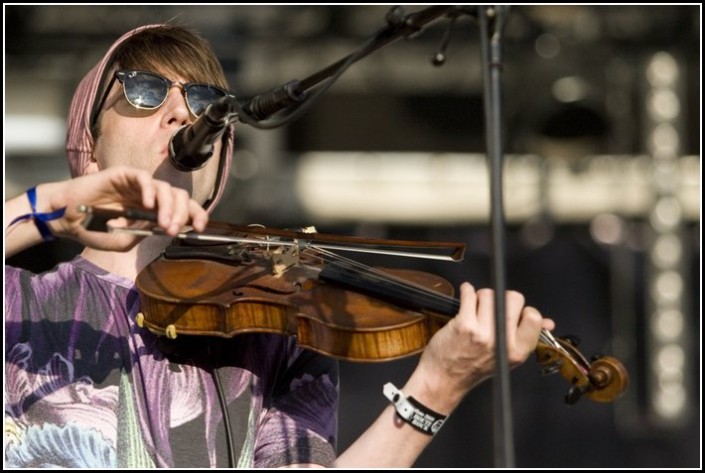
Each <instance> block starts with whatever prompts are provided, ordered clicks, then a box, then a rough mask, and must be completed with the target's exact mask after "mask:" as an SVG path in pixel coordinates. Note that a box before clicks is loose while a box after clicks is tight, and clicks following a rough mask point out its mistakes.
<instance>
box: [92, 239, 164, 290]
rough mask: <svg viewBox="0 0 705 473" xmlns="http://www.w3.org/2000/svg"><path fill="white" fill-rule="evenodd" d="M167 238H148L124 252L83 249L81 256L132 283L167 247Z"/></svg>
mask: <svg viewBox="0 0 705 473" xmlns="http://www.w3.org/2000/svg"><path fill="white" fill-rule="evenodd" d="M170 241H171V240H170V239H169V238H167V237H148V238H146V239H145V240H143V241H142V242H140V243H139V244H138V245H136V246H135V247H134V248H132V249H131V250H129V251H125V252H116V251H100V250H95V249H92V248H85V249H84V250H83V252H82V253H81V255H82V256H83V257H84V258H85V259H87V260H88V261H90V262H91V263H93V264H95V265H96V266H98V267H100V268H102V269H104V270H106V271H108V272H110V273H112V274H116V275H118V276H122V277H124V278H127V279H130V280H131V281H134V280H135V279H136V278H137V275H138V274H139V272H140V271H142V269H144V268H145V267H146V266H147V265H148V264H149V263H151V262H152V261H154V260H155V259H156V258H157V257H158V256H159V255H160V254H161V253H162V252H163V251H164V249H165V248H166V247H167V246H168V245H169V242H170Z"/></svg>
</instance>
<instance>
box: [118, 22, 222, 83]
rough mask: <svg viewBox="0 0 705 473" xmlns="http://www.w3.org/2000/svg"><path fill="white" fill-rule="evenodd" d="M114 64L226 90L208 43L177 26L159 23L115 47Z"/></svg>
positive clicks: (219, 67)
mask: <svg viewBox="0 0 705 473" xmlns="http://www.w3.org/2000/svg"><path fill="white" fill-rule="evenodd" d="M113 65H118V66H119V67H120V68H121V69H132V70H144V71H153V72H161V73H168V72H170V73H175V74H179V75H182V76H183V77H184V78H185V79H186V80H188V81H190V82H202V83H206V84H213V85H217V86H218V87H220V88H222V89H228V83H227V80H226V79H225V73H224V72H223V68H222V67H221V65H220V62H219V61H218V58H217V57H216V55H215V53H214V52H213V50H212V49H211V46H210V44H209V43H208V42H207V41H206V40H205V39H203V38H201V37H200V36H198V35H196V34H195V33H194V32H192V31H190V30H188V29H186V28H184V27H180V26H159V27H156V28H150V29H145V30H142V31H140V32H139V33H136V34H135V35H133V36H132V37H130V38H129V39H127V40H126V41H125V42H124V43H122V44H121V45H120V46H119V47H118V48H117V49H116V50H115V53H114V55H113Z"/></svg>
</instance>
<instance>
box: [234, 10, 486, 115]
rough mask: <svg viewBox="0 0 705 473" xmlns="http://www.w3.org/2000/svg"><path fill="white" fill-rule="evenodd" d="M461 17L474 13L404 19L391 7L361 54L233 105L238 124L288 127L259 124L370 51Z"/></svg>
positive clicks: (451, 12) (430, 13)
mask: <svg viewBox="0 0 705 473" xmlns="http://www.w3.org/2000/svg"><path fill="white" fill-rule="evenodd" d="M460 13H468V14H474V13H475V12H474V11H473V10H472V9H471V8H469V7H462V8H459V7H453V6H432V7H428V8H425V9H423V10H420V11H418V12H414V13H410V14H408V15H406V16H404V15H403V13H402V12H401V8H400V7H398V6H397V7H394V8H392V10H390V11H389V12H388V13H387V17H386V19H387V23H388V26H387V27H386V28H383V29H382V30H380V31H379V32H378V33H377V34H376V35H375V36H374V37H373V38H372V39H371V40H370V41H369V42H368V43H367V44H366V45H365V46H363V47H362V48H361V49H360V50H358V51H357V52H355V53H352V54H349V55H348V56H345V57H344V58H342V59H340V60H339V61H337V62H335V63H334V64H331V65H329V66H328V67H326V68H324V69H322V70H320V71H318V72H316V73H314V74H312V75H310V76H309V77H307V78H305V79H303V80H301V81H299V80H296V79H294V80H291V81H289V82H287V83H286V84H284V85H281V86H279V87H277V88H274V89H272V90H271V91H269V92H266V93H264V94H261V95H258V96H256V97H254V98H252V99H251V100H250V101H249V102H247V103H246V104H244V105H242V106H239V105H238V104H235V108H236V110H237V112H238V115H239V117H238V118H239V120H240V121H241V122H243V123H246V124H249V125H252V126H254V127H256V128H276V127H278V126H282V125H284V124H286V123H288V121H289V120H288V119H289V118H291V116H288V117H287V119H285V120H280V121H274V122H270V123H267V124H264V123H261V122H262V121H263V120H265V119H267V118H269V117H271V116H272V115H274V114H275V113H277V112H279V111H281V110H283V109H285V108H286V107H289V106H290V105H295V104H299V105H302V104H303V102H304V101H305V100H306V98H307V94H306V92H307V91H308V90H309V89H311V88H313V87H315V86H317V85H319V84H320V83H321V82H323V81H324V80H326V79H329V78H331V77H332V78H333V79H332V80H331V81H330V82H329V84H328V86H326V87H325V88H324V89H323V90H321V91H320V92H319V93H322V92H324V91H325V89H327V88H328V87H329V86H330V85H331V84H332V83H333V82H334V81H335V80H336V79H337V78H338V77H340V75H341V74H342V73H343V71H344V70H345V69H347V68H348V67H349V66H350V65H352V64H353V63H355V62H357V61H358V60H360V59H362V58H363V57H365V56H367V55H369V54H370V53H372V52H373V51H376V50H377V49H379V48H381V47H383V46H385V45H387V44H389V43H391V42H393V41H395V40H397V39H399V38H400V37H402V36H403V37H407V38H408V37H410V36H411V35H413V34H415V33H418V32H419V31H421V30H422V29H423V27H424V26H425V25H426V24H428V23H430V22H431V21H433V20H435V19H437V18H439V17H441V16H443V15H446V14H449V15H453V16H457V15H459V14H460ZM297 116H298V115H297Z"/></svg>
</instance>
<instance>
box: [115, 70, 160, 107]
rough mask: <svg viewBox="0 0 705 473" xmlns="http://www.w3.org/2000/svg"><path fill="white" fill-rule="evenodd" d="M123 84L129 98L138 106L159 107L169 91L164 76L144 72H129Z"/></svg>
mask: <svg viewBox="0 0 705 473" xmlns="http://www.w3.org/2000/svg"><path fill="white" fill-rule="evenodd" d="M123 86H124V87H125V95H126V96H127V100H129V101H130V103H131V104H132V105H134V106H135V107H138V108H157V107H159V106H160V105H161V104H162V103H163V102H164V99H165V98H166V96H167V93H168V92H169V85H168V84H167V83H166V81H165V80H164V78H162V77H159V76H156V75H153V74H147V73H144V72H131V73H129V74H127V76H125V81H124V83H123Z"/></svg>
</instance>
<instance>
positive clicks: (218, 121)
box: [169, 96, 233, 172]
mask: <svg viewBox="0 0 705 473" xmlns="http://www.w3.org/2000/svg"><path fill="white" fill-rule="evenodd" d="M231 100H233V98H232V97H229V96H226V97H223V98H221V99H220V100H218V101H217V102H215V103H212V104H210V105H208V107H207V108H206V111H205V112H203V115H201V116H200V117H198V119H197V120H196V121H195V122H193V124H192V125H185V126H182V127H181V128H179V130H178V131H177V132H176V133H174V136H172V137H171V141H170V142H169V161H170V162H171V164H172V165H173V166H174V167H175V168H176V169H178V170H179V171H183V172H191V171H195V170H196V169H200V168H202V167H203V166H204V165H205V164H206V161H208V160H209V159H210V157H211V156H212V155H213V145H214V144H215V143H216V142H217V141H218V140H219V139H220V137H221V136H223V133H224V132H225V130H227V128H228V125H229V124H230V118H231V116H232V103H231Z"/></svg>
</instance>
